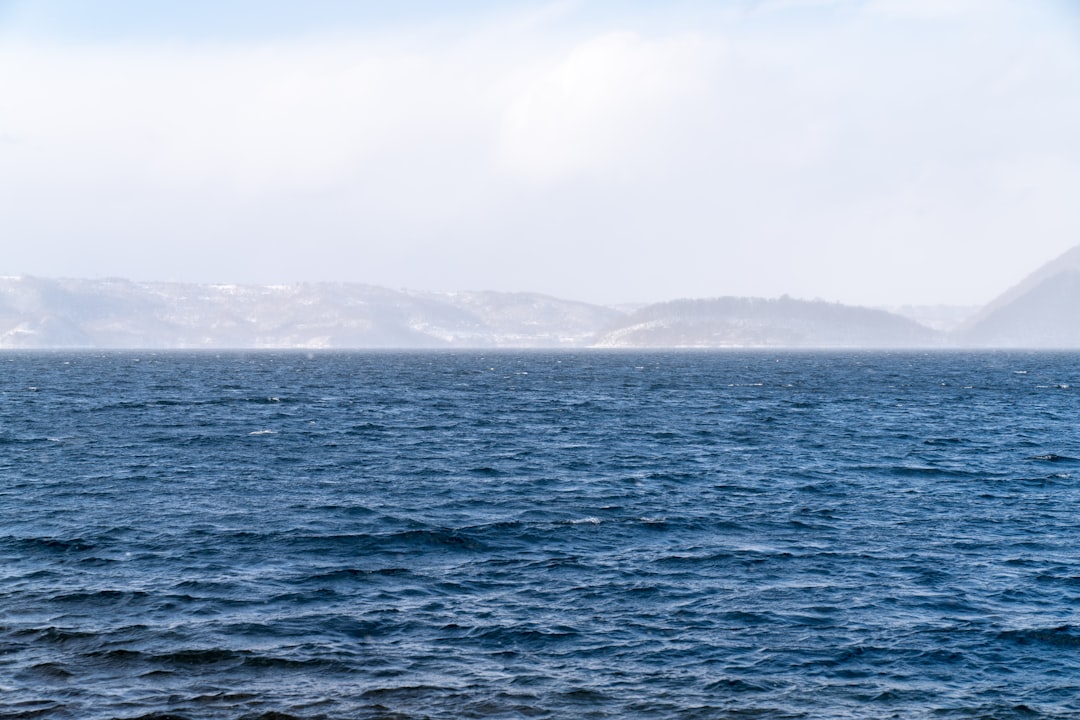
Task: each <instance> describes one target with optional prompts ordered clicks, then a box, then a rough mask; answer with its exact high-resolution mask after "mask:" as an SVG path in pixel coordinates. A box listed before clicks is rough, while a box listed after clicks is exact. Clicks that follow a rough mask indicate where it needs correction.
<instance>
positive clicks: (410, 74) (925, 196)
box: [0, 0, 1080, 305]
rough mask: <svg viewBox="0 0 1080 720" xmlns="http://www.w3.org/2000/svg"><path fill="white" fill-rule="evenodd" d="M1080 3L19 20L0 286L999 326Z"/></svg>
mask: <svg viewBox="0 0 1080 720" xmlns="http://www.w3.org/2000/svg"><path fill="white" fill-rule="evenodd" d="M1078 129H1080V3H1077V2H1075V0H708V1H706V0H701V1H696V0H689V1H686V2H678V1H675V2H671V1H668V2H659V1H657V2H646V1H644V0H637V1H627V0H621V1H617V0H578V1H574V0H556V1H554V2H543V1H537V2H533V1H529V0H499V1H498V2H495V1H493V0H467V1H464V2H448V1H446V0H395V2H392V3H391V2H385V0H377V1H371V2H369V1H367V0H305V1H304V2H296V1H294V0H182V1H175V2H167V1H165V0H161V1H155V0H95V2H87V1H86V0H0V238H2V239H3V240H2V243H3V245H2V249H3V252H2V253H0V274H8V275H17V274H31V275H39V276H51V277H55V276H65V277H127V278H131V279H135V280H185V281H200V282H255V283H289V282H297V281H313V280H347V281H357V282H366V283H372V284H376V285H385V286H389V287H394V288H412V289H420V290H454V289H461V290H465V289H469V290H485V289H488V290H529V291H539V292H546V293H550V294H554V295H557V296H561V297H566V298H575V299H582V300H589V301H598V302H632V301H654V300H665V299H673V298H678V297H715V296H722V295H756V296H765V297H775V296H779V295H781V294H784V293H787V294H789V295H792V296H794V297H800V298H806V299H813V298H822V299H826V300H831V301H840V302H848V303H860V304H872V305H895V304H902V303H917V304H931V303H949V304H979V303H982V302H985V301H987V300H990V299H991V298H992V297H993V296H995V295H996V294H998V293H999V292H1001V291H1003V290H1005V289H1006V288H1007V287H1008V286H1010V285H1011V284H1013V283H1015V282H1017V281H1019V280H1020V279H1021V278H1022V277H1023V276H1024V275H1025V274H1026V273H1027V272H1029V271H1031V270H1033V269H1034V268H1036V267H1037V266H1039V265H1041V264H1042V263H1043V262H1045V261H1047V260H1049V259H1051V258H1053V257H1055V256H1056V255H1058V254H1060V253H1062V252H1064V251H1065V250H1067V249H1068V248H1070V247H1072V246H1073V245H1075V244H1077V243H1080V130H1078Z"/></svg>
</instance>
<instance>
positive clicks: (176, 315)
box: [0, 277, 621, 349]
mask: <svg viewBox="0 0 1080 720" xmlns="http://www.w3.org/2000/svg"><path fill="white" fill-rule="evenodd" d="M620 315H621V313H620V312H619V311H617V310H612V309H610V308H605V307H600V306H597V305H589V304H586V303H580V302H572V301H566V300H559V299H556V298H553V297H549V296H546V295H539V294H530V293H494V292H462V293H415V292H407V291H397V290H389V289H386V288H380V287H374V286H370V285H360V284H349V283H303V284H297V285H198V284H187V283H139V282H131V281H128V280H51V279H42V278H33V277H18V278H10V277H9V278H0V348H60V347H74V348H79V347H83V348H175V349H182V348H440V347H442V348H445V347H508V348H511V347H578V346H582V345H586V344H588V343H589V342H590V341H591V339H592V337H593V335H594V334H595V332H596V331H597V329H598V328H600V327H603V326H604V325H606V324H608V323H610V322H612V321H614V320H615V319H616V318H618V317H619V316H620Z"/></svg>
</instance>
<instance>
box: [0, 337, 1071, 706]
mask: <svg viewBox="0 0 1080 720" xmlns="http://www.w3.org/2000/svg"><path fill="white" fill-rule="evenodd" d="M1078 411H1080V354H1076V353H1038V354H1037V353H1021V352H1009V353H1004V352H1002V353H989V352H987V353H962V352H928V353H920V352H897V353H871V352H819V353H806V352H776V351H753V352H750V351H727V352H632V351H624V352H569V351H567V352H539V351H536V352H453V353H450V352H446V353H443V352H412V353H394V352H365V353H331V352H321V353H314V354H305V353H300V352H250V353H245V352H236V353H209V352H207V353H178V352H114V353H90V352H51V353H22V352H6V353H4V354H2V355H0V519H2V526H0V718H2V719H4V720H7V719H13V718H72V719H78V720H98V719H111V718H125V719H128V718H142V719H144V720H149V719H151V718H156V719H158V720H178V719H185V720H202V719H204V718H205V719H218V718H220V719H228V720H233V719H245V720H255V719H260V720H289V719H294V718H297V719H301V720H317V719H327V720H329V719H335V720H336V719H338V718H343V719H351V718H363V719H369V718H381V719H387V720H389V719H390V718H394V719H398V720H404V719H413V718H439V719H443V718H446V719H451V718H453V719H455V720H456V719H458V718H680V719H682V718H687V719H689V718H710V719H711V718H720V719H732V720H734V719H736V718H738V719H740V720H743V719H747V718H762V719H766V718H767V719H769V720H772V719H779V718H859V719H864V718H905V719H906V718H945V719H949V718H995V719H1005V718H1080V513H1078V511H1077V508H1078V507H1080V490H1078V487H1080V460H1078V459H1080V430H1078V417H1080V412H1078Z"/></svg>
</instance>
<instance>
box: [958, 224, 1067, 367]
mask: <svg viewBox="0 0 1080 720" xmlns="http://www.w3.org/2000/svg"><path fill="white" fill-rule="evenodd" d="M953 338H954V342H955V343H957V344H960V345H965V346H976V347H1000V348H1021V347H1022V348H1077V347H1080V245H1078V246H1076V247H1074V248H1072V249H1071V250H1069V251H1068V252H1066V253H1064V254H1063V255H1061V256H1060V257H1058V258H1056V259H1055V260H1052V261H1051V262H1048V263H1047V264H1045V265H1043V266H1042V267H1041V268H1039V269H1038V270H1036V271H1035V272H1033V273H1031V274H1030V275H1028V276H1027V277H1026V278H1024V280H1023V281H1022V282H1020V283H1019V284H1018V285H1016V286H1015V287H1013V288H1012V289H1010V290H1009V291H1008V292H1006V293H1004V294H1002V295H1001V296H1000V297H998V298H997V299H996V300H994V301H993V302H991V303H990V304H989V305H987V306H986V307H985V308H983V309H982V310H981V311H979V313H977V314H976V315H975V316H974V317H972V318H971V319H970V320H969V321H967V322H966V323H964V324H962V325H961V326H960V327H959V328H957V330H956V331H955V332H954V335H953Z"/></svg>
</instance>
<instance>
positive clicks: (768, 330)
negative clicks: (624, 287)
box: [594, 297, 941, 348]
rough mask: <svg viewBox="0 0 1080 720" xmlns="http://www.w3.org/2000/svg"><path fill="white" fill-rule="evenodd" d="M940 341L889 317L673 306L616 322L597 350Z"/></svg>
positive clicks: (816, 305) (753, 303) (811, 309)
mask: <svg viewBox="0 0 1080 720" xmlns="http://www.w3.org/2000/svg"><path fill="white" fill-rule="evenodd" d="M940 343H941V336H940V335H939V334H938V333H937V332H935V331H934V330H931V329H930V328H927V327H925V326H923V325H920V324H919V323H917V322H915V321H913V320H909V319H908V318H904V317H900V316H899V315H894V314H892V313H889V312H886V311H884V310H871V309H869V308H863V307H853V306H850V305H839V304H835V303H826V302H821V301H806V300H794V299H791V298H788V297H782V298H780V299H778V300H764V299H760V298H739V297H724V298H716V299H712V300H675V301H672V302H666V303H659V304H656V305H649V306H647V307H644V308H641V309H640V310H637V311H636V312H633V313H631V314H630V315H628V316H627V317H625V318H623V319H621V320H619V321H617V322H616V323H614V324H613V325H612V326H611V327H609V328H608V329H607V330H606V331H605V332H604V333H603V334H601V335H600V336H599V337H598V338H597V339H596V341H595V342H594V346H595V347H646V348H648V347H700V348H710V347H803V348H841V347H843V348H853V347H865V348H891V347H929V346H936V345H939V344H940Z"/></svg>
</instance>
